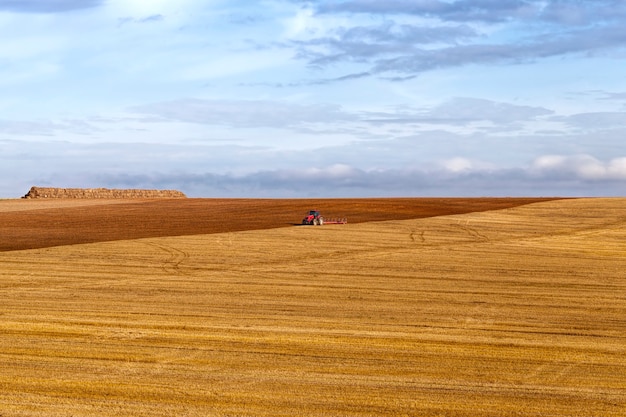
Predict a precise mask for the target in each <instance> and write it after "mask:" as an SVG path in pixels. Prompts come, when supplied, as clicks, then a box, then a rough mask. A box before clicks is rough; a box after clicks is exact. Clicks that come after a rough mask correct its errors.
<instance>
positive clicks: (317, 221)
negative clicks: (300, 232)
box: [302, 210, 348, 226]
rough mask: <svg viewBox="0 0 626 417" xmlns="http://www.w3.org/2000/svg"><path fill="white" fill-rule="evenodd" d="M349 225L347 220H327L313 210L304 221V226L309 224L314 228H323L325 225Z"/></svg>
mask: <svg viewBox="0 0 626 417" xmlns="http://www.w3.org/2000/svg"><path fill="white" fill-rule="evenodd" d="M346 223H348V219H347V218H345V217H344V218H325V217H322V215H321V214H320V212H319V211H317V210H311V211H309V214H307V215H306V217H305V218H304V219H302V224H308V225H313V226H321V225H323V224H346Z"/></svg>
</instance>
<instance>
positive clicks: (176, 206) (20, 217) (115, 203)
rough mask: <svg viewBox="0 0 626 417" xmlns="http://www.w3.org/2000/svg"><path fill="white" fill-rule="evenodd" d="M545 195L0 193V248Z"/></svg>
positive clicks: (458, 207)
mask: <svg viewBox="0 0 626 417" xmlns="http://www.w3.org/2000/svg"><path fill="white" fill-rule="evenodd" d="M543 200H546V199H537V198H535V199H529V198H526V199H524V198H490V199H461V198H459V199H427V198H398V199H332V200H329V199H325V200H304V199H302V200H271V199H175V200H128V201H123V200H110V201H101V200H5V201H0V251H9V250H19V249H34V248H45V247H50V246H62V245H72V244H79V243H93V242H103V241H113V240H124V239H136V238H145V237H163V236H183V235H196V234H210V233H222V232H235V231H243V230H260V229H272V228H277V227H286V226H292V225H294V224H298V223H300V220H301V219H302V217H304V214H306V213H307V212H308V210H310V209H318V210H320V211H321V212H322V214H324V215H326V216H327V217H333V216H334V217H347V218H348V221H349V222H350V223H362V222H367V221H381V220H401V219H413V218H424V217H433V216H442V215H449V214H459V213H470V212H479V211H485V210H496V209H502V208H507V207H514V206H518V205H522V204H528V203H531V202H536V201H543Z"/></svg>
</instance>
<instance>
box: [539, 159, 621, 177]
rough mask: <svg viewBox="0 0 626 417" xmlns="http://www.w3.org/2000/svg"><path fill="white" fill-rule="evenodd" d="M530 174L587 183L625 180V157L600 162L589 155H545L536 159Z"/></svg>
mask: <svg viewBox="0 0 626 417" xmlns="http://www.w3.org/2000/svg"><path fill="white" fill-rule="evenodd" d="M532 172H533V173H534V174H535V175H538V176H556V177H560V178H571V179H579V180H588V181H605V180H619V181H625V180H626V157H619V158H614V159H611V160H609V161H601V160H599V159H597V158H595V157H593V156H591V155H545V156H541V157H539V158H537V159H536V160H535V161H534V163H533V165H532Z"/></svg>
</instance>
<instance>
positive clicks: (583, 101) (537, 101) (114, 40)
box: [0, 0, 626, 198]
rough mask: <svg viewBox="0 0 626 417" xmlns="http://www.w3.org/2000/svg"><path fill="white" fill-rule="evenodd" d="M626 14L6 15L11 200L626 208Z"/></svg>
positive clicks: (1, 15)
mask: <svg viewBox="0 0 626 417" xmlns="http://www.w3.org/2000/svg"><path fill="white" fill-rule="evenodd" d="M624 27H626V1H622V0H593V1H587V0H554V1H546V0H456V1H455V0H386V1H381V0H335V1H330V0H317V1H315V0H313V1H299V0H268V1H264V0H259V1H252V0H250V1H243V0H0V38H1V39H2V42H0V198H17V197H20V196H22V195H24V194H26V192H27V191H28V189H29V188H30V187H31V186H33V185H37V186H52V187H85V188H96V187H106V188H147V189H155V188H157V189H177V190H180V191H183V192H184V193H186V194H187V195H188V196H189V197H255V198H265V197H269V198H292V197H296V198H299V197H302V198H305V197H307V198H310V197H313V198H318V197H319V198H323V197H396V196H397V197H399V196H407V197H413V196H415V197H421V196H425V197H427V196H428V197H438V196H457V197H480V196H512V197H514V196H624V195H626V65H625V64H626V31H625V30H624Z"/></svg>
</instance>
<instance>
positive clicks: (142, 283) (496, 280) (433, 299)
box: [0, 199, 626, 417]
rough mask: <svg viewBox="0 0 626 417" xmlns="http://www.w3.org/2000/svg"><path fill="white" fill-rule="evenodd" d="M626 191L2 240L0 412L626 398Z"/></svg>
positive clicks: (339, 408)
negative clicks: (131, 236)
mask: <svg viewBox="0 0 626 417" xmlns="http://www.w3.org/2000/svg"><path fill="white" fill-rule="evenodd" d="M625 205H626V199H575V200H560V201H550V202H542V203H536V204H530V205H526V206H521V207H516V208H510V209H503V210H496V211H488V212H482V213H469V214H460V215H449V216H441V217H434V218H425V219H416V220H401V221H400V220H397V221H384V222H371V223H361V224H348V225H342V226H330V225H329V226H323V227H285V228H279V229H272V230H257V231H242V232H233V233H219V234H210V235H195V236H181V237H161V238H146V239H136V240H124V241H116V242H105V243H92V244H82V245H72V246H60V247H53V248H44V249H33V250H23V251H12V252H4V253H0V370H1V371H0V416H2V417H12V416H151V417H152V416H494V417H495V416H602V417H604V416H624V415H626V210H624V207H625Z"/></svg>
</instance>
